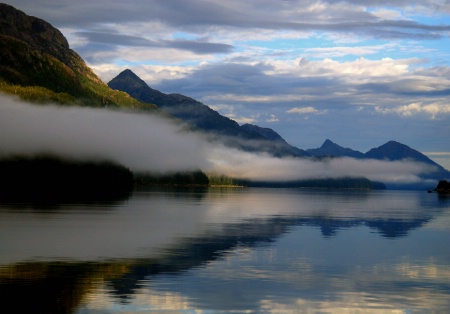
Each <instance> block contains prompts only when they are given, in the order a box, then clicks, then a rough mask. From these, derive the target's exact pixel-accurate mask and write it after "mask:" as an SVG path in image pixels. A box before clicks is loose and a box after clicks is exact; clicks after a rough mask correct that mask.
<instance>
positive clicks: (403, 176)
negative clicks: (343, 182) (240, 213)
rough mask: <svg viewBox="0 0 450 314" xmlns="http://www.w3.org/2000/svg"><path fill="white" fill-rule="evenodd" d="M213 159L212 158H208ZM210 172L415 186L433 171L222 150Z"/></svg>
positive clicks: (395, 163) (414, 165) (401, 163)
mask: <svg viewBox="0 0 450 314" xmlns="http://www.w3.org/2000/svg"><path fill="white" fill-rule="evenodd" d="M211 157H212V158H211ZM210 160H211V162H212V168H211V169H210V171H215V172H219V173H226V174H228V175H230V176H232V177H236V178H245V179H253V180H262V181H264V180H267V181H269V180H273V181H288V180H303V179H312V178H322V179H325V178H342V177H366V178H368V179H370V180H374V181H381V182H385V183H417V182H420V181H421V179H420V177H419V176H420V175H421V174H426V173H431V172H433V171H435V170H436V169H435V168H434V167H433V166H429V165H425V164H422V163H417V162H412V161H406V160H400V161H382V160H371V159H364V160H359V159H353V158H334V159H328V160H324V161H318V160H314V159H298V158H274V157H271V156H268V155H264V154H258V155H255V154H253V153H247V152H241V151H237V150H234V149H230V148H226V147H223V148H222V149H219V148H216V149H215V150H214V151H213V152H212V155H211V156H210Z"/></svg>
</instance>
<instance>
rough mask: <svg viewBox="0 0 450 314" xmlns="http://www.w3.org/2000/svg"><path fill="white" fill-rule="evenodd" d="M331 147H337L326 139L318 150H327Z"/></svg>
mask: <svg viewBox="0 0 450 314" xmlns="http://www.w3.org/2000/svg"><path fill="white" fill-rule="evenodd" d="M333 146H339V145H337V144H335V143H333V142H332V141H331V140H329V139H326V140H325V142H323V144H322V146H321V147H320V148H329V147H333Z"/></svg>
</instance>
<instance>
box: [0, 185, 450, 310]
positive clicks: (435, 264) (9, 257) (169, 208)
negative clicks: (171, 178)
mask: <svg viewBox="0 0 450 314" xmlns="http://www.w3.org/2000/svg"><path fill="white" fill-rule="evenodd" d="M21 206H22V208H21ZM449 208H450V200H448V199H439V198H438V197H437V195H434V194H432V195H429V194H426V193H418V192H389V191H377V192H368V191H366V192H363V191H345V192H343V191H338V192H330V191H300V190H289V189H286V190H284V189H279V190H272V189H235V190H226V189H210V190H208V189H201V190H198V189H193V190H157V189H153V190H148V191H136V192H135V193H134V194H133V195H132V196H131V197H130V198H129V199H124V200H122V201H118V202H115V203H113V204H111V203H110V202H106V203H102V202H87V203H84V204H83V203H76V204H60V205H59V206H58V210H57V211H54V210H53V211H49V210H48V209H46V208H45V206H43V205H42V204H38V205H36V204H32V203H25V204H19V203H15V204H11V203H3V204H1V205H0V226H1V228H0V239H1V240H0V262H1V263H0V301H1V302H3V304H4V306H5V308H8V307H7V306H8V305H10V306H11V307H12V308H15V309H17V312H34V313H38V312H40V313H89V312H93V313H94V312H95V311H97V310H100V309H102V310H104V311H105V312H108V313H110V312H112V313H114V312H118V313H119V312H120V313H121V311H122V310H123V311H124V312H125V311H128V312H134V311H135V312H140V311H142V310H145V311H151V310H155V311H156V310H164V309H166V310H170V309H172V310H181V308H180V305H179V304H178V305H175V303H177V302H178V303H179V302H182V303H183V306H182V307H183V308H185V309H190V310H194V309H199V310H202V309H203V310H212V311H217V312H228V311H255V312H271V311H273V312H280V311H281V310H282V309H285V310H286V311H288V312H289V311H295V310H298V309H300V308H301V309H302V310H304V311H306V310H307V309H309V310H322V311H324V312H327V311H331V310H330V308H328V309H327V307H326V306H325V305H324V303H327V304H328V305H327V306H328V307H330V306H334V307H338V308H347V309H355V308H357V307H361V308H365V309H371V310H375V309H378V310H380V312H382V311H383V310H386V309H388V310H396V309H397V310H401V309H407V308H409V309H416V310H417V311H419V312H420V311H424V312H425V311H426V310H429V309H433V310H441V309H445V308H449V306H450V301H449V300H448V293H449V292H450V266H449V265H450V252H449V250H448V249H447V246H448V241H449V240H450V229H449V227H448V226H449V224H448V223H449V222H450V214H449ZM105 210H106V211H105ZM158 296H159V297H160V298H158ZM446 296H447V297H446ZM99 300H103V301H99ZM145 300H146V301H145ZM152 300H153V301H152ZM164 300H165V301H164ZM168 300H172V301H170V302H169V301H168ZM174 300H178V301H177V302H175V301H174ZM163 303H164V304H163ZM169 303H170V304H169ZM114 304H115V305H114ZM119 305H120V306H119ZM118 306H119V307H120V308H121V310H117V308H118ZM128 307H129V308H128ZM114 309H116V310H114ZM102 313H103V312H102Z"/></svg>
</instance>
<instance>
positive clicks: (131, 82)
mask: <svg viewBox="0 0 450 314" xmlns="http://www.w3.org/2000/svg"><path fill="white" fill-rule="evenodd" d="M123 84H126V85H127V86H128V87H129V88H133V89H137V88H149V86H148V85H147V83H145V81H144V80H142V79H141V78H140V77H139V76H137V75H136V74H135V73H134V72H133V71H131V70H130V69H126V70H123V71H122V72H120V73H119V75H117V76H116V77H115V78H113V79H112V80H111V82H109V83H108V85H109V87H111V88H115V89H119V90H120V88H118V86H117V87H115V86H116V85H120V86H121V85H123Z"/></svg>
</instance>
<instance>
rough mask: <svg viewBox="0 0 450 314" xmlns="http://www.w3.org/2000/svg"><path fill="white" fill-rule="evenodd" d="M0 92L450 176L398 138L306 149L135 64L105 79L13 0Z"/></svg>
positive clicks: (6, 21) (1, 42)
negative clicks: (151, 79) (143, 114)
mask: <svg viewBox="0 0 450 314" xmlns="http://www.w3.org/2000/svg"><path fill="white" fill-rule="evenodd" d="M0 92H3V93H7V94H12V95H17V96H19V97H21V98H22V99H24V100H27V101H31V102H37V103H45V102H52V103H59V104H61V105H78V106H91V107H117V108H127V109H136V110H144V111H151V112H159V111H163V112H165V114H166V116H172V117H173V118H174V119H177V120H178V121H183V122H184V123H185V124H186V125H187V126H188V127H189V128H191V129H195V130H200V131H204V133H205V134H207V135H208V136H209V138H210V140H212V141H221V142H222V143H224V144H225V145H228V146H229V147H234V148H238V149H242V150H245V151H251V152H264V153H267V154H270V155H272V156H275V157H286V156H289V157H301V158H318V159H320V158H338V157H351V158H356V159H377V160H403V159H408V160H412V161H418V162H423V163H426V164H429V165H433V166H435V167H436V169H437V171H436V172H435V173H433V175H432V176H428V177H426V178H425V179H433V180H441V179H449V178H450V172H449V171H447V170H446V169H444V168H443V167H441V166H440V165H438V164H436V163H435V162H433V161H432V160H430V159H429V158H428V157H426V156H425V155H423V154H422V153H420V152H418V151H416V150H414V149H412V148H410V147H408V146H406V145H404V144H401V143H398V142H395V141H390V142H388V143H386V144H384V145H382V146H380V147H377V148H373V149H371V150H369V151H368V152H367V153H362V152H359V151H356V150H353V149H350V148H344V147H341V146H339V145H338V144H336V143H333V142H332V141H331V140H328V139H327V140H326V141H325V142H324V143H323V145H322V146H321V147H319V148H314V149H307V150H303V149H300V148H297V147H294V146H292V145H290V144H289V143H287V142H286V141H285V140H284V139H283V138H282V137H281V136H280V135H279V134H278V133H276V132H275V131H274V130H272V129H270V128H262V127H259V126H257V125H251V124H244V125H239V124H238V123H237V122H236V121H233V120H232V119H229V118H227V117H224V116H222V115H220V114H219V113H218V112H217V111H215V110H213V109H211V108H210V107H208V106H206V105H204V104H203V103H201V102H199V101H197V100H195V99H192V98H190V97H187V96H184V95H180V94H164V93H162V92H160V91H157V90H155V89H152V88H151V87H149V86H148V85H147V84H146V83H145V82H144V81H143V80H142V79H140V78H139V77H138V76H137V75H136V74H134V73H133V72H132V71H131V70H125V71H123V72H121V73H120V74H119V75H118V76H117V77H115V78H114V79H113V80H111V81H110V82H109V83H108V84H105V83H103V82H102V81H101V80H100V79H99V78H98V77H97V76H96V75H95V73H94V72H93V71H92V70H91V69H90V68H89V67H87V66H86V64H85V62H84V60H83V59H82V58H81V57H80V56H79V55H78V54H77V53H76V52H74V51H73V50H71V49H70V48H69V45H68V42H67V40H66V38H64V36H63V35H62V34H61V32H60V31H59V30H57V29H56V28H54V27H53V26H51V25H50V24H49V23H47V22H46V21H43V20H41V19H38V18H36V17H31V16H28V15H26V14H25V13H23V12H21V11H19V10H17V9H15V8H14V7H12V6H10V5H6V4H0Z"/></svg>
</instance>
